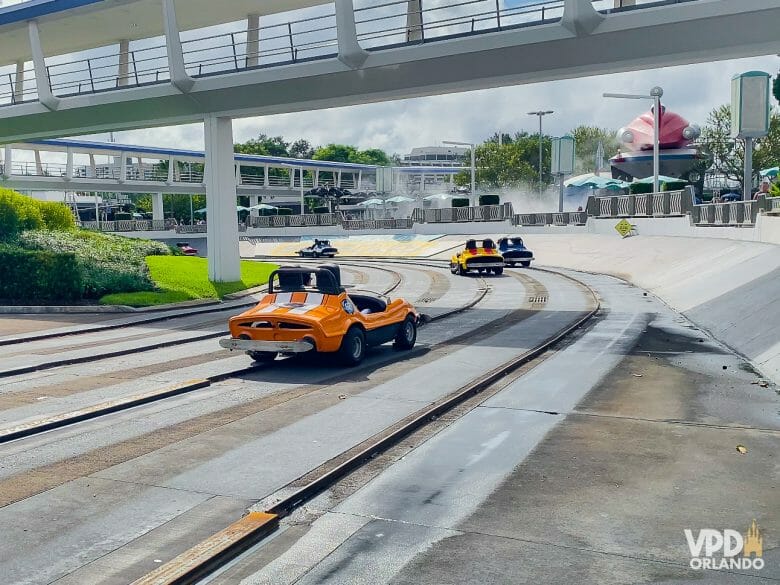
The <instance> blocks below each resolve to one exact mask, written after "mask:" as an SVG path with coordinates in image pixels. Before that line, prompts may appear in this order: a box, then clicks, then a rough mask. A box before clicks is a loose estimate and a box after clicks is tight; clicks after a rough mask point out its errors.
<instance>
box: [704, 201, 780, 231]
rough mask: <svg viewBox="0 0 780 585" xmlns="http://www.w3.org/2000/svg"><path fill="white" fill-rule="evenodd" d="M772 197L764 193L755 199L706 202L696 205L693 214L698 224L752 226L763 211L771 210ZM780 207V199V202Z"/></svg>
mask: <svg viewBox="0 0 780 585" xmlns="http://www.w3.org/2000/svg"><path fill="white" fill-rule="evenodd" d="M772 203H773V201H772V199H771V198H770V199H767V198H765V197H764V196H763V195H762V196H760V197H758V198H757V199H756V200H753V201H732V202H730V203H704V204H702V205H696V206H694V207H695V211H694V213H693V214H692V217H693V218H694V221H695V222H696V224H697V225H702V226H706V225H720V226H752V225H754V224H755V223H756V218H757V217H758V214H759V213H760V212H761V211H765V212H770V211H771V209H772ZM778 203H779V205H778V208H780V201H779V202H778Z"/></svg>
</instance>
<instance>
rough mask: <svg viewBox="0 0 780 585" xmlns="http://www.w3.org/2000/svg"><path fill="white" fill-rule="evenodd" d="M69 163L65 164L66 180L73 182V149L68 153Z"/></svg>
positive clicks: (69, 149) (68, 150)
mask: <svg viewBox="0 0 780 585" xmlns="http://www.w3.org/2000/svg"><path fill="white" fill-rule="evenodd" d="M66 153H67V154H66V157H67V159H66V160H67V162H66V163H65V180H66V181H71V180H73V149H72V148H68V149H67V151H66Z"/></svg>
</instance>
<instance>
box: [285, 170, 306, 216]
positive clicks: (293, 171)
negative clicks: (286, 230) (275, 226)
mask: <svg viewBox="0 0 780 585" xmlns="http://www.w3.org/2000/svg"><path fill="white" fill-rule="evenodd" d="M282 166H283V167H287V168H289V169H292V173H293V180H294V177H295V170H296V169H299V170H300V175H301V185H300V186H301V215H305V214H306V208H305V207H304V197H303V167H299V166H296V165H291V164H287V163H282Z"/></svg>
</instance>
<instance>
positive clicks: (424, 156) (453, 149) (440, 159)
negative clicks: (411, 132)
mask: <svg viewBox="0 0 780 585" xmlns="http://www.w3.org/2000/svg"><path fill="white" fill-rule="evenodd" d="M468 156H469V149H468V148H463V147H459V146H423V147H420V148H413V149H412V152H411V153H409V154H407V155H405V156H404V158H403V160H402V161H401V165H402V166H405V167H465V166H467V164H468V163H467V161H466V159H467V157H468Z"/></svg>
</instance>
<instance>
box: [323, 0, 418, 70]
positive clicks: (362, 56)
mask: <svg viewBox="0 0 780 585" xmlns="http://www.w3.org/2000/svg"><path fill="white" fill-rule="evenodd" d="M418 1H419V0H418ZM336 31H337V36H338V42H339V57H338V58H339V61H341V62H342V63H344V65H347V66H348V67H351V68H352V69H357V68H359V67H361V66H362V65H363V63H365V62H366V59H368V52H367V51H364V50H363V48H362V47H361V46H360V43H359V42H358V38H357V27H356V25H355V6H354V4H353V0H336Z"/></svg>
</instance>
